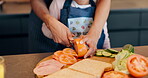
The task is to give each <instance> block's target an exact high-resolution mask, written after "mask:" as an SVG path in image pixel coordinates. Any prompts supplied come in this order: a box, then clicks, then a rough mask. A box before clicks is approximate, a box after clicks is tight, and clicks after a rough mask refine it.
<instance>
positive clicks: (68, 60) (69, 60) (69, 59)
mask: <svg viewBox="0 0 148 78" xmlns="http://www.w3.org/2000/svg"><path fill="white" fill-rule="evenodd" d="M59 62H61V63H62V64H67V65H71V64H74V63H76V62H77V59H76V58H75V57H74V56H72V55H68V54H62V55H60V56H59Z"/></svg>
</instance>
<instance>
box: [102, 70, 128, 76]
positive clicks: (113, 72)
mask: <svg viewBox="0 0 148 78" xmlns="http://www.w3.org/2000/svg"><path fill="white" fill-rule="evenodd" d="M102 78H129V77H128V75H126V74H124V73H121V72H117V71H110V72H106V73H104V74H103V77H102Z"/></svg>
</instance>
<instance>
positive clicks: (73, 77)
mask: <svg viewBox="0 0 148 78" xmlns="http://www.w3.org/2000/svg"><path fill="white" fill-rule="evenodd" d="M44 78H96V77H94V76H93V75H90V74H87V73H83V72H79V71H75V70H71V69H68V68H65V69H62V70H60V71H58V72H55V73H53V74H51V75H49V76H47V77H44Z"/></svg>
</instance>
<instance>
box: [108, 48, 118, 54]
mask: <svg viewBox="0 0 148 78" xmlns="http://www.w3.org/2000/svg"><path fill="white" fill-rule="evenodd" d="M106 51H108V52H110V53H115V54H117V53H118V52H119V51H117V50H114V49H106Z"/></svg>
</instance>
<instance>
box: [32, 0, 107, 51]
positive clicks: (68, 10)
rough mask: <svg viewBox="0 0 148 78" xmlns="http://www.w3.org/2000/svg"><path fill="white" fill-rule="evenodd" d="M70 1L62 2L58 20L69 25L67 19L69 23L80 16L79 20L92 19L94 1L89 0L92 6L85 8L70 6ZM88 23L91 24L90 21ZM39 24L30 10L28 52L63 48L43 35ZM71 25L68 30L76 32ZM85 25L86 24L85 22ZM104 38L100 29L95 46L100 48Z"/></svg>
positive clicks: (38, 20) (40, 23)
mask: <svg viewBox="0 0 148 78" xmlns="http://www.w3.org/2000/svg"><path fill="white" fill-rule="evenodd" d="M46 1H50V0H46ZM50 2H51V1H50ZM71 2H72V0H66V1H65V3H64V7H63V9H62V10H61V17H60V21H61V22H62V23H64V24H65V25H66V26H69V25H68V20H69V23H71V24H72V22H74V21H75V20H74V21H72V19H71V18H76V19H79V17H80V18H81V20H85V18H84V17H87V18H89V19H86V20H88V21H89V20H92V18H93V17H94V16H93V15H94V12H95V3H94V2H93V1H92V0H90V4H91V5H92V7H89V8H86V9H80V8H74V7H71ZM70 21H71V22H70ZM80 22H81V23H82V21H80V20H79V21H78V22H77V24H79V23H80ZM83 22H85V21H83ZM91 22H92V21H91ZM89 24H90V25H91V23H89ZM41 26H42V21H41V20H40V19H39V18H38V17H37V16H36V15H35V13H34V12H32V13H31V14H30V21H29V52H55V51H57V50H62V49H63V48H65V46H63V45H61V44H57V43H55V42H54V41H53V40H52V39H49V38H47V37H45V36H44V35H43V33H42V31H41ZM72 26H73V25H70V26H69V27H70V30H71V31H72V32H73V33H76V31H74V30H75V28H74V27H72ZM85 26H87V24H86V25H85ZM88 27H90V26H88ZM81 28H82V29H85V27H84V26H82V27H81ZM82 29H81V30H82ZM81 30H80V31H81ZM77 31H78V30H77ZM82 31H84V32H87V31H88V30H82ZM82 31H81V33H79V32H78V33H77V35H80V34H82V33H83V32H82ZM84 34H86V33H84ZM104 39H105V35H104V31H102V34H101V37H100V39H99V43H98V45H97V48H102V46H103V44H104Z"/></svg>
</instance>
